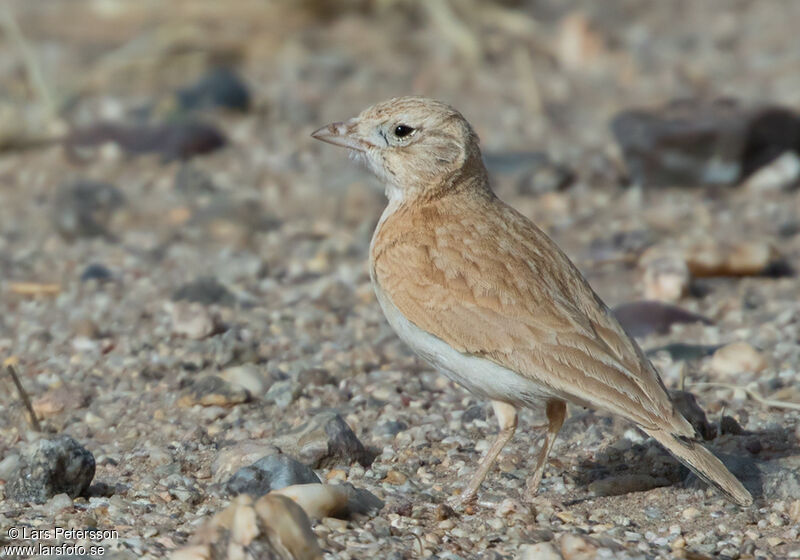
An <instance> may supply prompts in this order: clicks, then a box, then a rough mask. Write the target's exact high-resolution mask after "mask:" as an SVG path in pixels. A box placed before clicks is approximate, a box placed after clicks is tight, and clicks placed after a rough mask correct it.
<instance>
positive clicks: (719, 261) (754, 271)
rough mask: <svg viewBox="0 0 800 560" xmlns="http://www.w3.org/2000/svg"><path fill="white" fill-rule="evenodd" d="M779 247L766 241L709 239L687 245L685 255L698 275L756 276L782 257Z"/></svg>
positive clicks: (691, 269) (690, 269)
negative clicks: (725, 241) (715, 240)
mask: <svg viewBox="0 0 800 560" xmlns="http://www.w3.org/2000/svg"><path fill="white" fill-rule="evenodd" d="M778 257H779V255H778V253H777V251H776V250H775V248H774V247H773V246H772V245H771V244H769V243H767V242H763V241H739V242H735V243H734V242H732V243H715V242H707V243H700V244H697V245H692V246H689V247H687V248H686V250H685V252H684V258H685V259H686V266H688V267H689V272H691V274H692V276H694V277H713V276H755V275H759V274H763V273H765V272H766V271H767V269H768V268H769V266H770V265H771V264H772V263H773V262H776V261H777V260H778Z"/></svg>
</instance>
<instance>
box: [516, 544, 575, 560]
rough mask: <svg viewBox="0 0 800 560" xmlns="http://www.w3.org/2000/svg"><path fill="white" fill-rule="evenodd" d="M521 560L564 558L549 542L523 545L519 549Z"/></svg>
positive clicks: (556, 559)
mask: <svg viewBox="0 0 800 560" xmlns="http://www.w3.org/2000/svg"><path fill="white" fill-rule="evenodd" d="M517 558H519V560H562V559H563V558H564V557H563V556H561V554H560V553H559V552H558V550H556V547H555V546H553V545H552V543H549V542H540V543H536V544H523V545H522V546H520V547H519V555H518V556H517Z"/></svg>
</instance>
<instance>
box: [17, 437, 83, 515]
mask: <svg viewBox="0 0 800 560" xmlns="http://www.w3.org/2000/svg"><path fill="white" fill-rule="evenodd" d="M94 470H95V461H94V456H93V455H92V453H91V452H90V451H88V450H87V449H86V448H85V447H83V446H82V445H81V444H79V443H78V442H77V441H75V440H74V439H72V438H71V437H70V436H66V435H64V436H59V437H57V438H54V439H43V440H40V441H39V445H38V447H37V449H36V451H35V452H34V453H33V456H32V457H31V459H30V461H28V462H27V464H23V465H22V466H21V467H19V468H18V470H17V471H16V473H15V474H14V475H13V476H12V477H11V479H10V480H9V482H8V484H7V485H6V495H7V496H8V497H9V498H11V499H12V500H15V501H17V502H35V503H39V504H42V503H44V502H46V501H47V500H48V499H50V498H51V497H52V496H55V495H56V494H62V493H64V494H67V495H68V496H70V497H72V498H77V497H79V496H82V495H84V494H85V493H86V490H88V488H89V485H90V484H91V483H92V479H93V478H94Z"/></svg>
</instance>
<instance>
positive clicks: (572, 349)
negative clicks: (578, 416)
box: [312, 97, 753, 506]
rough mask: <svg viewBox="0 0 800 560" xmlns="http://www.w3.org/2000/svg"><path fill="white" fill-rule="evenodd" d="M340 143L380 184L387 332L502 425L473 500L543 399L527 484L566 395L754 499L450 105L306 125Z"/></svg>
mask: <svg viewBox="0 0 800 560" xmlns="http://www.w3.org/2000/svg"><path fill="white" fill-rule="evenodd" d="M312 136H313V137H314V138H317V139H318V140H322V141H325V142H328V143H331V144H335V145H337V146H344V147H345V148H348V149H349V150H350V151H351V153H352V154H353V155H354V156H355V157H356V159H360V160H363V161H364V162H365V163H366V164H367V166H368V167H369V168H370V169H371V170H372V171H373V172H374V173H375V174H377V175H378V177H379V178H380V179H382V180H383V182H384V183H385V184H386V195H387V197H388V199H389V204H388V206H387V207H386V210H385V211H384V212H383V215H382V216H381V218H380V221H379V223H378V226H377V228H376V230H375V234H374V236H373V238H372V244H371V249H370V273H371V277H372V282H373V285H374V287H375V292H376V294H377V298H378V301H379V303H380V305H381V307H382V308H383V312H384V314H385V315H386V318H387V319H388V321H389V323H390V324H391V325H392V327H393V328H394V330H395V331H397V334H398V335H399V336H400V338H402V339H403V340H404V341H405V342H406V343H407V344H408V345H409V346H410V347H411V348H413V349H414V351H415V352H417V353H418V354H419V355H420V356H422V357H423V358H424V359H425V360H427V361H428V362H430V363H431V364H433V365H434V366H435V367H436V368H438V369H439V370H441V371H442V372H443V373H444V374H445V375H447V376H448V377H450V378H451V379H453V380H454V381H456V382H458V383H460V384H461V385H463V386H464V387H466V388H467V389H468V390H469V391H470V392H472V393H474V394H475V395H479V396H481V397H485V398H488V399H490V400H491V402H492V406H493V408H494V411H495V414H496V415H497V418H498V421H499V423H500V433H499V435H498V436H497V439H496V441H495V442H494V443H493V445H492V446H491V448H490V449H489V451H488V453H487V454H486V457H484V458H483V460H482V461H481V463H480V465H479V467H478V469H477V472H476V473H475V475H474V476H473V478H472V480H471V481H470V482H469V484H468V486H467V488H466V490H465V492H464V493H463V498H462V501H464V502H467V501H469V500H473V499H474V498H475V496H476V494H477V491H478V488H479V487H480V485H481V483H482V482H483V479H484V478H485V477H486V474H487V472H488V471H489V469H490V468H491V466H492V464H493V463H494V461H495V459H496V458H497V456H498V455H499V454H500V451H501V450H502V449H503V446H505V444H506V443H507V442H508V440H509V439H511V436H512V435H513V434H514V430H515V429H516V426H517V409H518V408H519V407H530V408H535V407H544V409H545V411H546V413H547V421H548V425H547V431H546V433H545V438H544V443H543V444H542V449H541V451H540V452H539V456H538V458H537V461H536V468H535V470H534V472H533V475H532V476H531V477H530V479H529V480H528V483H527V490H526V494H527V497H530V496H532V495H534V494H535V493H536V490H537V488H538V486H539V483H540V482H541V479H542V473H543V472H544V468H545V463H546V461H547V457H548V455H549V453H550V450H551V448H552V446H553V441H554V440H555V438H556V435H557V434H558V431H559V429H560V428H561V425H562V423H563V422H564V417H565V415H566V402H567V401H569V402H572V403H576V404H578V405H581V406H585V407H594V408H600V409H603V410H607V411H609V412H612V413H614V414H617V415H619V416H622V417H623V418H625V419H627V420H629V421H631V422H633V423H634V424H636V425H637V426H638V427H639V428H640V429H641V430H642V431H644V432H645V433H647V434H649V435H650V436H652V437H653V438H655V439H656V440H657V441H658V442H659V443H661V445H663V446H664V447H666V448H667V449H668V450H669V451H670V452H671V453H672V454H673V455H675V457H677V458H678V459H679V460H680V461H681V462H683V463H684V464H685V465H687V466H688V467H689V468H690V469H692V470H693V471H694V472H695V473H696V474H697V475H699V476H700V477H701V478H702V479H703V480H705V481H706V482H708V483H711V484H713V485H714V486H716V487H717V488H718V489H719V490H720V491H722V492H723V493H724V494H725V496H727V497H728V498H729V499H731V500H733V501H734V502H736V503H738V504H740V505H743V506H746V505H750V504H752V502H753V499H752V497H751V496H750V494H749V492H748V491H747V490H746V489H745V488H744V486H742V484H741V483H740V482H739V481H738V480H737V479H736V478H735V477H734V476H733V475H732V474H731V473H730V472H728V470H727V469H726V468H725V467H724V466H723V464H722V463H721V462H720V461H719V460H718V459H717V458H716V457H714V455H712V454H711V453H710V452H709V451H707V450H706V449H705V448H704V447H703V446H702V445H700V444H699V443H698V442H697V441H696V439H695V438H696V435H695V431H694V429H693V428H692V426H691V424H690V423H689V422H688V421H687V420H686V419H685V418H684V417H683V416H682V415H681V414H680V413H679V412H677V411H676V410H675V407H674V406H673V404H672V402H671V401H670V398H669V396H668V394H667V390H666V388H665V387H664V384H663V382H662V381H661V379H660V378H659V376H658V373H657V372H656V370H655V369H654V367H653V366H652V364H650V362H649V361H648V360H647V358H645V356H644V355H643V353H642V351H641V350H640V349H639V347H638V346H637V344H636V342H634V341H633V340H632V339H631V338H630V337H629V336H628V335H627V334H626V333H625V331H624V330H623V329H622V327H621V326H620V325H619V323H618V322H617V321H616V320H615V319H614V317H613V316H612V315H611V313H610V312H609V310H608V308H607V307H606V305H605V304H604V303H603V302H602V301H601V300H600V298H599V297H598V296H597V294H595V293H594V291H593V290H592V288H591V287H590V286H589V284H588V282H587V281H586V279H585V278H584V277H583V276H582V275H581V273H580V272H579V271H578V269H577V268H576V267H575V265H574V264H573V263H572V262H571V261H570V260H569V258H568V257H567V256H566V255H565V254H564V253H563V252H562V251H561V250H560V249H559V248H558V247H557V246H556V244H555V243H553V241H552V240H550V238H549V237H547V235H545V234H544V232H542V231H541V230H540V229H539V228H538V227H536V225H535V224H533V223H532V222H531V221H530V220H528V219H527V218H526V217H525V216H523V215H522V214H520V213H519V212H517V211H516V210H514V209H513V208H511V207H510V206H508V205H506V204H505V203H503V202H502V201H501V200H500V199H498V198H497V197H496V196H495V194H494V193H493V192H492V190H491V188H490V187H489V181H488V177H487V174H486V169H485V168H484V165H483V162H482V160H481V153H480V150H479V148H478V137H477V135H476V134H475V132H474V131H473V130H472V128H471V127H470V125H469V123H468V122H467V121H466V120H465V119H464V117H463V116H462V115H461V114H460V113H459V112H458V111H456V110H455V109H453V108H452V107H450V106H448V105H446V104H444V103H441V102H438V101H434V100H431V99H425V98H420V97H403V98H397V99H391V100H389V101H386V102H383V103H379V104H377V105H374V106H372V107H370V108H368V109H366V110H365V111H363V112H362V113H361V114H360V115H359V116H358V117H355V118H352V119H350V120H348V121H345V122H338V123H333V124H330V125H328V126H325V127H322V128H320V129H319V130H317V131H316V132H314V133H313V135H312Z"/></svg>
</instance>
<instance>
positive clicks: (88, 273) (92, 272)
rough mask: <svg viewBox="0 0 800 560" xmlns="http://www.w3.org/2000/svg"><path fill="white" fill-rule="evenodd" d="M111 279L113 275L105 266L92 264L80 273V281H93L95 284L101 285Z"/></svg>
mask: <svg viewBox="0 0 800 560" xmlns="http://www.w3.org/2000/svg"><path fill="white" fill-rule="evenodd" d="M113 278H114V274H113V273H112V272H111V271H110V270H109V269H108V268H107V267H106V266H105V265H102V264H99V263H92V264H89V265H87V267H86V268H84V269H83V272H81V276H80V281H81V282H89V281H95V282H97V283H103V282H108V281H110V280H113Z"/></svg>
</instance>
